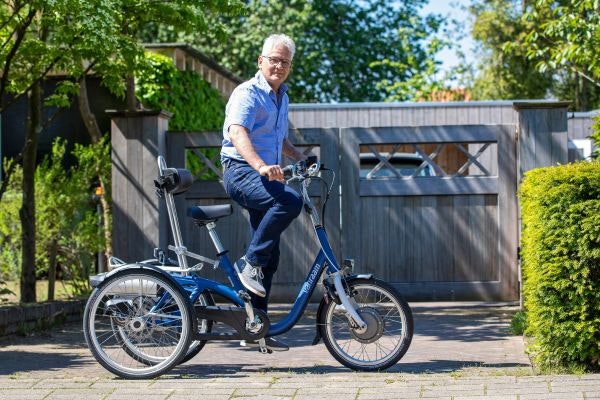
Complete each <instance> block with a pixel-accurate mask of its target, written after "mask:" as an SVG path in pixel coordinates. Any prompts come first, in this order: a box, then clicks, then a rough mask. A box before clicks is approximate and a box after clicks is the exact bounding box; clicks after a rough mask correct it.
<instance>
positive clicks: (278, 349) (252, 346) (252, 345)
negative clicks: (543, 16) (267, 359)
mask: <svg viewBox="0 0 600 400" xmlns="http://www.w3.org/2000/svg"><path fill="white" fill-rule="evenodd" d="M240 346H242V347H246V348H248V349H258V348H259V347H260V346H259V345H258V343H256V344H255V343H248V342H245V343H244V344H240ZM267 349H269V350H272V351H289V350H290V348H289V347H285V348H284V347H271V346H267Z"/></svg>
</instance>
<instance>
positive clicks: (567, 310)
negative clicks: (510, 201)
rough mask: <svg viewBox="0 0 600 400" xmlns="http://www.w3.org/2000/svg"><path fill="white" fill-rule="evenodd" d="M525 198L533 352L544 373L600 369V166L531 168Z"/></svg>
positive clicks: (525, 264) (524, 251)
mask: <svg viewBox="0 0 600 400" xmlns="http://www.w3.org/2000/svg"><path fill="white" fill-rule="evenodd" d="M520 197H521V209H522V223H523V232H522V265H523V294H524V301H525V308H526V311H527V329H526V334H527V335H528V336H530V337H532V339H533V340H532V343H531V344H530V348H529V350H530V351H531V354H532V355H533V356H534V360H535V361H536V364H537V365H538V366H539V367H541V368H542V369H548V368H552V369H554V368H567V369H571V370H573V369H581V368H584V369H591V370H597V369H598V368H599V365H600V364H599V359H600V162H598V161H594V162H591V163H590V162H581V163H575V164H569V165H564V166H557V167H550V168H541V169H536V170H532V171H529V172H528V173H526V175H525V179H524V181H523V184H522V186H521V193H520Z"/></svg>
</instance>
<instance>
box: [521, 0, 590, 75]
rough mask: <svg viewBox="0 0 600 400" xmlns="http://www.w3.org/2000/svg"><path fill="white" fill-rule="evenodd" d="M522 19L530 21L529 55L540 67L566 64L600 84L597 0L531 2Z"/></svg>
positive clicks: (541, 0)
mask: <svg viewBox="0 0 600 400" xmlns="http://www.w3.org/2000/svg"><path fill="white" fill-rule="evenodd" d="M524 19H525V20H526V21H528V22H530V23H532V28H534V29H532V31H531V32H530V33H529V34H528V35H527V38H526V42H525V43H526V44H529V47H528V55H529V56H530V57H531V58H532V59H534V60H536V61H538V67H539V68H540V70H542V71H543V70H545V69H548V68H557V67H559V66H562V67H566V68H570V69H573V70H575V71H577V73H579V74H582V75H584V76H589V79H590V80H592V81H594V82H595V83H596V85H600V60H599V59H598V56H597V50H598V48H599V47H600V5H599V4H598V1H597V0H578V1H572V0H571V1H565V0H562V1H555V0H552V1H551V0H538V1H536V2H532V4H531V5H530V7H529V9H528V10H527V13H526V14H525V15H524Z"/></svg>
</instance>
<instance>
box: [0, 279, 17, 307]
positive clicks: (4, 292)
mask: <svg viewBox="0 0 600 400" xmlns="http://www.w3.org/2000/svg"><path fill="white" fill-rule="evenodd" d="M11 295H12V296H14V295H15V292H13V291H12V290H10V289H9V288H8V287H7V284H6V282H4V281H3V280H2V279H0V304H2V303H6V302H7V301H8V298H7V297H5V296H11Z"/></svg>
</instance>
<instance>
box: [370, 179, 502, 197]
mask: <svg viewBox="0 0 600 400" xmlns="http://www.w3.org/2000/svg"><path fill="white" fill-rule="evenodd" d="M359 187H360V192H359V193H360V195H361V196H426V195H459V194H490V193H498V178H496V177H493V176H490V177H458V178H450V177H418V178H399V179H371V180H367V179H361V180H360V184H359Z"/></svg>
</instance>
